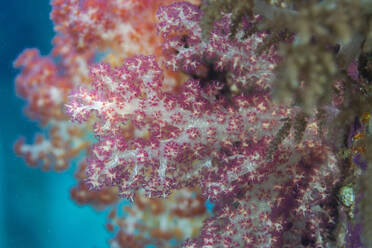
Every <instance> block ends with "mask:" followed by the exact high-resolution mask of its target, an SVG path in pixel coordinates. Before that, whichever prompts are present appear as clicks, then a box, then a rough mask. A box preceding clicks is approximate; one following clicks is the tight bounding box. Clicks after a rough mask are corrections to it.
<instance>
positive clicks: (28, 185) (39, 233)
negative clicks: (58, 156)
mask: <svg viewBox="0 0 372 248" xmlns="http://www.w3.org/2000/svg"><path fill="white" fill-rule="evenodd" d="M50 11H51V7H50V4H49V0H33V1H30V0H15V1H1V7H0V103H1V104H0V110H1V114H0V120H1V122H0V247H1V248H10V247H12V248H23V247H27V248H43V247H53V248H65V247H82V248H85V247H87V248H93V247H95V248H101V247H107V246H108V243H107V241H108V239H109V238H110V234H109V233H108V232H107V231H106V230H105V227H104V225H105V220H106V217H105V216H106V214H107V213H106V212H97V211H95V210H94V209H92V208H91V207H89V206H85V207H79V206H77V205H76V204H75V203H74V202H73V201H71V199H70V195H69V189H70V188H71V187H72V186H73V185H74V184H75V182H74V178H73V176H72V175H73V173H74V170H75V169H76V168H75V167H74V166H72V167H70V168H69V169H68V171H65V172H64V173H58V172H47V173H45V172H43V171H41V170H39V169H31V168H29V167H28V166H27V165H26V164H25V162H24V160H23V159H22V158H20V157H17V156H16V155H15V153H14V151H13V145H14V142H15V141H16V140H17V139H18V138H19V137H21V136H25V137H26V140H27V141H28V142H31V141H32V140H33V138H34V134H35V133H36V132H40V128H39V126H38V124H37V123H36V122H32V121H30V120H29V119H28V118H27V117H26V116H24V114H23V112H22V108H23V106H24V105H25V102H24V101H23V100H22V99H20V98H18V97H17V96H16V95H15V90H14V79H15V77H16V75H17V72H18V71H17V70H16V69H14V68H13V66H12V63H13V61H14V60H15V59H16V57H17V56H18V55H19V54H20V53H21V52H22V51H23V50H24V49H25V48H32V47H37V48H39V49H40V51H41V54H42V55H46V54H48V53H49V52H50V50H51V48H52V45H51V40H52V38H53V36H54V31H53V24H52V21H51V20H50V19H49V13H50Z"/></svg>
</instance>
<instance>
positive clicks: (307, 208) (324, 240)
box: [14, 0, 372, 248]
mask: <svg viewBox="0 0 372 248" xmlns="http://www.w3.org/2000/svg"><path fill="white" fill-rule="evenodd" d="M52 6H53V10H52V13H51V19H52V20H53V22H54V24H55V30H56V32H57V34H56V36H55V38H54V40H53V45H54V48H53V50H52V51H51V53H50V55H48V56H45V57H43V56H40V54H39V52H38V50H36V49H27V50H25V51H24V52H23V53H22V54H21V55H19V57H18V58H17V60H16V61H15V62H14V65H15V67H17V68H20V69H21V72H20V74H19V75H18V77H17V78H16V91H17V94H18V95H19V96H20V97H22V98H24V99H25V100H26V102H27V104H28V105H27V107H26V109H25V110H26V111H25V112H26V114H27V115H28V116H29V117H30V118H31V119H33V120H37V121H38V122H39V123H40V124H41V126H42V127H43V128H44V129H45V130H47V132H46V133H47V134H46V135H38V136H36V139H35V142H34V143H33V144H27V143H26V142H25V141H24V140H23V139H21V140H19V141H18V142H17V143H16V144H15V151H16V152H17V154H18V155H20V156H22V157H24V158H25V159H26V161H27V163H28V164H29V165H31V166H41V167H42V168H43V169H44V170H51V169H54V170H57V171H63V170H65V169H67V168H68V167H69V165H70V164H71V163H72V162H73V161H74V164H75V162H76V161H77V160H79V161H78V164H79V166H78V169H77V173H76V179H77V181H78V185H77V186H76V187H75V188H73V189H72V190H71V196H72V198H73V199H74V200H75V201H76V202H77V203H78V204H90V205H92V206H93V207H95V208H97V209H104V208H111V209H112V210H111V212H110V214H109V216H108V223H107V229H108V231H111V232H113V233H114V234H115V237H113V239H112V240H110V241H109V244H110V247H113V248H116V247H145V246H147V245H149V244H151V245H154V246H155V247H176V246H178V247H189V248H191V247H195V248H197V247H205V248H209V247H248V248H250V247H251V248H256V247H257V248H258V247H262V248H263V247H265V248H270V247H278V248H280V247H289V248H294V247H316V248H318V247H324V248H326V247H339V248H341V247H344V248H347V247H355V248H357V247H372V239H371V237H372V226H371V224H372V208H371V202H370V199H371V197H370V196H371V194H372V184H371V183H370V180H371V177H372V169H371V166H370V165H368V163H369V161H372V150H371V149H372V138H371V136H370V124H369V122H370V111H371V109H372V87H371V80H372V28H371V27H372V2H370V1H363V0H359V1H352V0H338V1H336V0H323V1H321V0H318V1H316V0H314V1H290V0H271V1H269V0H267V1H265V0H246V1H241V0H204V1H200V0H190V1H187V2H181V1H175V0H107V1H101V0H53V1H52ZM79 154H80V155H79ZM82 155H84V156H82ZM123 199H129V200H130V201H132V204H131V205H126V206H125V207H124V212H125V213H126V214H123V215H122V216H121V215H120V214H118V211H117V208H118V204H119V203H120V201H122V200H123ZM207 201H210V202H212V203H213V211H212V213H209V211H208V210H207V208H206V205H205V204H206V202H207Z"/></svg>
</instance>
